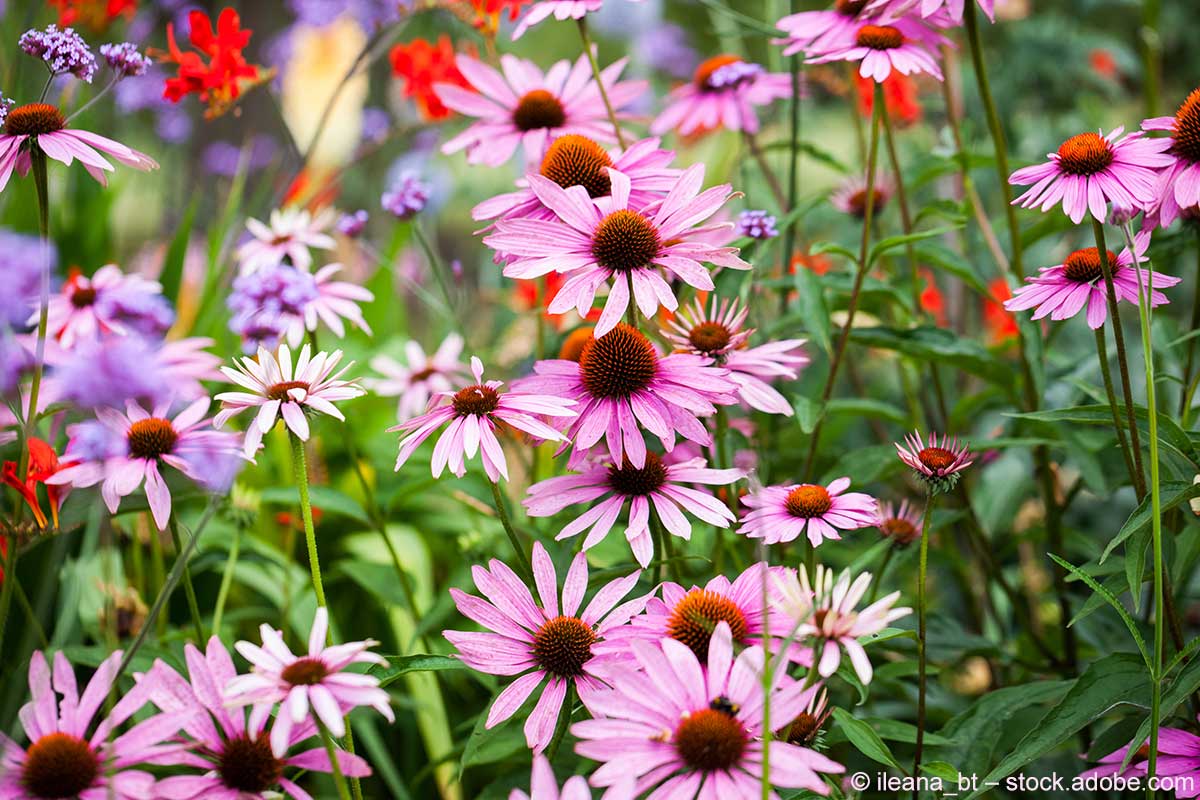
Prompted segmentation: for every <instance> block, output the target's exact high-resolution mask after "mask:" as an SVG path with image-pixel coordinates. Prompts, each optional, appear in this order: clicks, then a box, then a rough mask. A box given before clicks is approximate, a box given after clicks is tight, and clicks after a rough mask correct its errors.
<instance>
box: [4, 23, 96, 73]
mask: <svg viewBox="0 0 1200 800" xmlns="http://www.w3.org/2000/svg"><path fill="white" fill-rule="evenodd" d="M19 45H20V47H21V51H22V52H24V53H25V54H27V55H30V56H33V57H34V58H38V59H41V60H42V61H44V62H45V63H46V68H47V69H48V70H50V72H51V73H52V74H54V75H66V74H68V73H69V74H71V75H74V76H75V77H76V78H79V79H80V80H81V81H85V82H87V83H91V82H92V76H94V75H95V74H96V69H97V67H96V56H95V55H93V54H92V50H91V48H90V47H88V45H87V42H85V41H84V40H83V37H82V36H80V35H79V34H78V33H76V32H75V29H74V28H63V29H62V30H59V28H58V26H57V25H47V26H46V29H45V30H44V31H39V30H37V29H36V28H31V29H30V30H27V31H25V33H23V34H21V39H20V42H19Z"/></svg>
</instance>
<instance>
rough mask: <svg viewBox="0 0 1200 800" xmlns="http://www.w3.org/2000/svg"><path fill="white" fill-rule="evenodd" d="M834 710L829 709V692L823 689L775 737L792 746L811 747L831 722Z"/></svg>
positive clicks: (813, 695) (811, 697)
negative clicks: (830, 717) (828, 722)
mask: <svg viewBox="0 0 1200 800" xmlns="http://www.w3.org/2000/svg"><path fill="white" fill-rule="evenodd" d="M832 713H833V709H831V708H830V707H829V692H828V691H827V690H826V689H825V688H823V687H822V689H821V691H820V692H816V693H814V694H812V695H811V696H810V697H809V699H808V705H807V706H806V707H805V708H804V710H803V711H801V712H800V714H799V715H797V716H796V718H795V719H793V720H792V721H791V722H790V723H788V724H786V725H784V726H783V727H782V728H780V729H779V730H777V731H776V732H775V737H776V738H777V739H781V740H783V741H785V742H789V743H790V744H798V745H800V746H801V747H811V746H812V745H813V744H814V743H815V742H817V741H818V738H819V736H820V734H821V728H822V727H823V726H824V725H825V723H826V722H827V721H828V720H829V716H830V714H832Z"/></svg>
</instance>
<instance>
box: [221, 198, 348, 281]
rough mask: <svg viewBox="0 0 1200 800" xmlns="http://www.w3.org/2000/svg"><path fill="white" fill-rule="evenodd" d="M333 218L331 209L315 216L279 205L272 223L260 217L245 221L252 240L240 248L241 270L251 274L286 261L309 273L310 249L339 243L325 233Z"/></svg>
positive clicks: (324, 248)
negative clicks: (266, 222)
mask: <svg viewBox="0 0 1200 800" xmlns="http://www.w3.org/2000/svg"><path fill="white" fill-rule="evenodd" d="M332 221H333V211H332V209H325V210H323V211H321V212H320V213H318V214H317V215H316V216H313V215H312V214H310V213H309V212H308V211H305V210H303V209H296V208H277V209H275V210H274V211H272V212H271V217H270V219H269V224H264V223H262V222H260V221H258V220H257V219H254V218H250V219H247V220H246V230H248V231H249V232H250V235H251V237H252V238H251V239H249V240H248V241H246V242H244V243H242V244H241V245H239V246H238V249H237V253H236V255H237V260H238V269H239V271H240V273H241V274H242V275H249V274H250V273H252V272H255V271H256V270H258V269H261V268H262V267H265V266H271V265H275V264H282V263H284V261H285V260H286V261H287V262H288V263H290V264H291V265H292V266H293V267H295V268H296V269H298V270H303V271H304V272H308V271H309V269H310V268H311V267H312V262H313V257H312V253H311V252H310V248H312V249H316V250H332V249H333V248H334V246H335V245H336V244H337V243H336V242H335V241H334V240H333V237H332V236H330V235H329V234H327V233H325V229H326V228H328V227H329V225H330V223H331V222H332Z"/></svg>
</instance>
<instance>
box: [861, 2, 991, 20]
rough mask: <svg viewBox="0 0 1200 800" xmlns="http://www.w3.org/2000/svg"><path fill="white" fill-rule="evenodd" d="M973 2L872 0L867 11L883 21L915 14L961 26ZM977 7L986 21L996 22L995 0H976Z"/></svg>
mask: <svg viewBox="0 0 1200 800" xmlns="http://www.w3.org/2000/svg"><path fill="white" fill-rule="evenodd" d="M971 2H975V0H873V2H871V3H870V4H869V5H868V7H867V10H868V11H869V12H874V13H878V14H880V15H882V16H883V17H884V18H885V19H896V18H898V17H901V16H903V15H904V14H910V13H913V12H915V13H917V14H919V15H920V16H921V17H923V18H925V19H929V18H931V17H932V18H934V19H935V20H936V19H938V18H939V17H944V18H945V19H947V20H948V21H949V22H952V23H953V24H955V25H961V24H962V21H963V12H965V11H966V8H967V6H966V4H967V3H971ZM978 2H979V7H980V8H981V9H983V13H985V14H987V17H988V19H990V20H991V21H992V22H995V21H996V0H978Z"/></svg>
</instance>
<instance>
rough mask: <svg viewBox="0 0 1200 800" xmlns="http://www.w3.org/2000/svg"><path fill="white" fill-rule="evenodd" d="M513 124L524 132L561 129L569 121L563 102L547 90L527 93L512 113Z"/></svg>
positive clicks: (535, 90)
mask: <svg viewBox="0 0 1200 800" xmlns="http://www.w3.org/2000/svg"><path fill="white" fill-rule="evenodd" d="M512 121H513V124H514V125H516V126H517V128H518V129H520V130H522V131H533V130H538V129H539V128H561V127H562V126H563V123H565V122H566V121H567V111H566V109H564V108H563V104H562V102H561V101H560V100H559V99H558V98H557V97H555V96H554V95H553V94H551V93H550V92H548V91H546V90H545V89H534V90H533V91H532V92H526V93H525V94H524V95H523V96H522V97H521V99H520V100H519V101H517V107H516V108H515V109H513V113H512Z"/></svg>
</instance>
